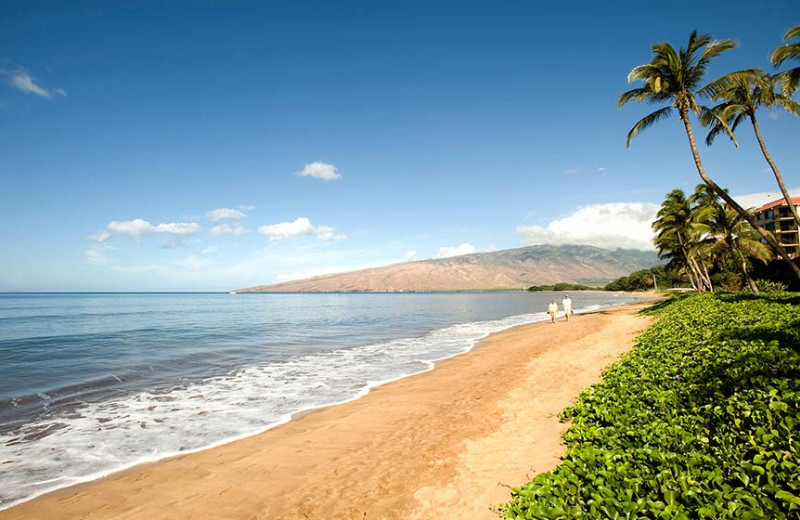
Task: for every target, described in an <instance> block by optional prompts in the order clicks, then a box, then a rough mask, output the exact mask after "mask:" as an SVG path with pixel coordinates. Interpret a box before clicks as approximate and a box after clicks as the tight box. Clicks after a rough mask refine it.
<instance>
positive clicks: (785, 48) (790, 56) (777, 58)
mask: <svg viewBox="0 0 800 520" xmlns="http://www.w3.org/2000/svg"><path fill="white" fill-rule="evenodd" d="M795 38H797V39H798V41H796V42H794V43H790V40H793V39H795ZM783 41H785V42H786V44H784V45H781V46H780V47H778V48H777V49H775V50H774V51H772V54H771V55H770V60H771V61H772V64H773V65H775V66H776V67H780V66H781V64H782V63H783V62H784V61H786V60H795V61H800V25H795V26H794V27H792V28H791V29H789V30H788V31H786V34H785V35H784V36H783ZM778 78H779V79H780V81H781V86H782V88H783V94H784V95H785V96H790V95H792V94H794V92H795V91H796V90H797V84H798V82H800V67H795V68H793V69H789V70H785V71H783V72H781V73H780V74H778Z"/></svg>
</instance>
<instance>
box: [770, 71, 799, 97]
mask: <svg viewBox="0 0 800 520" xmlns="http://www.w3.org/2000/svg"><path fill="white" fill-rule="evenodd" d="M775 79H776V80H777V81H778V82H779V84H780V86H781V92H782V93H783V95H784V96H791V95H792V94H794V93H795V92H796V91H797V86H798V84H800V67H796V68H794V69H789V70H785V71H783V72H780V73H778V74H776V75H775Z"/></svg>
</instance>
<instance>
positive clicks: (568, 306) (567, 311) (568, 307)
mask: <svg viewBox="0 0 800 520" xmlns="http://www.w3.org/2000/svg"><path fill="white" fill-rule="evenodd" d="M561 307H562V308H563V309H564V317H565V318H566V319H567V321H569V317H570V315H571V314H572V300H571V299H570V297H569V294H566V295H564V299H563V300H561Z"/></svg>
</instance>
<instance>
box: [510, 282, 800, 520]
mask: <svg viewBox="0 0 800 520" xmlns="http://www.w3.org/2000/svg"><path fill="white" fill-rule="evenodd" d="M798 304H800V298H798V297H797V296H796V295H795V296H794V297H793V296H791V295H787V294H783V295H773V296H771V297H766V296H753V295H747V294H741V293H740V294H735V295H734V294H703V295H691V296H680V297H675V298H672V299H670V300H668V301H666V302H663V303H661V304H658V305H656V306H655V307H654V308H653V310H652V311H651V312H652V314H654V315H656V316H658V318H659V320H658V322H657V323H656V324H654V325H653V326H652V327H650V328H649V329H648V330H647V331H646V332H645V333H644V334H642V335H641V336H640V337H639V338H638V340H637V344H636V346H635V347H634V349H633V350H632V351H631V352H630V353H629V354H628V355H627V356H625V357H624V358H623V359H622V360H621V361H619V362H617V363H616V364H615V365H613V366H612V367H611V368H610V369H609V370H608V371H607V372H606V374H605V375H604V378H603V380H602V381H601V382H600V383H598V384H596V385H594V386H592V387H591V388H589V389H588V390H587V391H585V392H584V393H583V394H582V395H581V397H580V399H579V400H578V402H577V403H576V404H575V406H573V407H572V408H569V409H567V410H566V411H565V412H564V413H563V414H562V417H563V418H564V419H567V420H571V421H572V425H571V426H570V428H569V430H568V431H567V433H566V434H565V436H564V438H565V441H566V442H567V445H568V448H567V452H566V454H565V455H564V456H563V458H562V463H561V465H560V466H559V467H558V468H557V469H555V470H554V471H552V472H549V473H543V474H540V475H537V476H536V477H535V478H534V479H533V480H532V481H531V482H529V483H527V484H525V485H523V486H521V487H518V488H514V489H513V493H512V501H511V502H510V503H508V504H506V505H505V506H503V510H502V512H503V514H504V515H505V516H506V518H529V519H574V518H586V519H595V518H670V519H695V518H699V519H703V518H714V519H727V518H741V519H762V518H769V519H793V518H794V519H796V518H800V440H798V433H797V428H798V425H800V354H798V350H800V307H798Z"/></svg>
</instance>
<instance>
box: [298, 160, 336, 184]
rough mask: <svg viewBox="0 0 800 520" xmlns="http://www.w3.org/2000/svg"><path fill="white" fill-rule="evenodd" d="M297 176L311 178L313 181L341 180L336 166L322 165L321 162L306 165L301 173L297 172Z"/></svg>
mask: <svg viewBox="0 0 800 520" xmlns="http://www.w3.org/2000/svg"><path fill="white" fill-rule="evenodd" d="M297 175H299V176H300V177H313V178H315V179H322V180H325V181H331V180H333V179H341V178H342V174H341V173H339V170H338V169H337V168H336V166H334V165H332V164H327V163H324V162H322V161H317V162H312V163H309V164H306V165H305V167H304V168H303V169H302V170H301V171H299V172H297Z"/></svg>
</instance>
